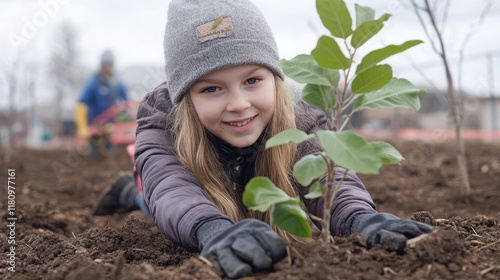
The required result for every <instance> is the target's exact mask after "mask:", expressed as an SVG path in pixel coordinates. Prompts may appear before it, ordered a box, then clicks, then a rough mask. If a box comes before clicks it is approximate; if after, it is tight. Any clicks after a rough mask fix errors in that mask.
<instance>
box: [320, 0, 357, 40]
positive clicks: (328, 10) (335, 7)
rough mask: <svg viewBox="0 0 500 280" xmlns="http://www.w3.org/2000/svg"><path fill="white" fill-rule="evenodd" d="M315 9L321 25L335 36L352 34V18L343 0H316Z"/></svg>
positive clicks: (345, 36) (344, 36)
mask: <svg viewBox="0 0 500 280" xmlns="http://www.w3.org/2000/svg"><path fill="white" fill-rule="evenodd" d="M316 9H317V11H318V14H319V17H320V18H321V22H323V25H324V26H325V27H326V28H327V29H328V30H330V33H332V35H333V36H334V37H337V38H343V39H345V38H347V37H349V35H351V34H352V19H351V14H350V13H349V10H348V9H347V6H346V4H345V3H344V1H343V0H316Z"/></svg>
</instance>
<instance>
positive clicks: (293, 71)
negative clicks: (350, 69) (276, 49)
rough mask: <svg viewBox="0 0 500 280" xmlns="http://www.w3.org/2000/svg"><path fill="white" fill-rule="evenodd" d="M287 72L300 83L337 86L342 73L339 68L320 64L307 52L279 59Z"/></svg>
mask: <svg viewBox="0 0 500 280" xmlns="http://www.w3.org/2000/svg"><path fill="white" fill-rule="evenodd" d="M279 64H280V66H281V68H283V71H284V72H285V74H286V75H287V76H288V77H290V78H292V79H294V80H295V81H297V82H299V83H304V84H316V85H323V86H330V87H334V88H336V87H337V85H338V83H339V79H340V74H339V71H338V70H334V69H326V68H323V67H321V66H319V65H318V63H316V61H315V60H314V58H313V57H312V56H310V55H307V54H301V55H298V56H296V57H294V58H292V59H291V60H285V59H282V60H280V61H279Z"/></svg>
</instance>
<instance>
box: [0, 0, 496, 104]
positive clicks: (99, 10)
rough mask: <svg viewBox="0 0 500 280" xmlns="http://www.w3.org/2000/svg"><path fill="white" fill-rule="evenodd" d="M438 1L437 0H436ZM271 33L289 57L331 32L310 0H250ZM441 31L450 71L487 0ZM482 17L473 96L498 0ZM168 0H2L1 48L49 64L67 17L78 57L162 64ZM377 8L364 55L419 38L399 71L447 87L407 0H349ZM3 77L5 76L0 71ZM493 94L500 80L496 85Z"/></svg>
mask: <svg viewBox="0 0 500 280" xmlns="http://www.w3.org/2000/svg"><path fill="white" fill-rule="evenodd" d="M440 1H441V0H440ZM253 2H254V3H255V4H256V5H257V6H258V7H259V8H260V9H261V11H262V12H263V13H264V15H265V17H266V18H267V20H268V21H269V24H270V25H271V28H272V29H273V31H274V34H275V37H276V40H277V43H278V47H279V51H280V55H281V57H282V58H287V59H291V58H293V57H294V56H296V55H298V54H301V53H310V51H311V50H312V49H313V48H314V47H315V45H316V41H317V39H318V38H319V36H321V35H324V34H328V31H327V30H326V29H324V28H323V26H322V24H321V21H320V19H319V16H318V15H317V12H316V9H315V1H313V0H287V1H277V0H253ZM450 2H451V5H450V12H449V15H448V23H447V26H446V29H445V39H446V44H447V46H448V50H447V51H448V52H449V55H450V59H451V61H452V63H453V65H452V68H453V70H454V71H456V69H458V67H457V61H458V60H457V58H458V51H459V50H460V48H461V46H462V43H463V40H464V38H465V35H466V34H467V33H468V32H469V30H470V28H471V27H473V26H477V24H478V20H479V15H480V13H481V11H482V9H483V4H484V2H485V1H482V0H478V1H469V0H453V1H450ZM493 2H494V5H493V6H492V8H491V9H490V10H489V13H488V16H487V18H486V20H485V21H484V22H483V23H482V24H481V25H480V26H478V27H476V28H475V29H474V30H475V34H474V35H473V36H472V37H471V38H470V41H469V43H468V45H467V47H466V48H465V55H466V60H465V62H464V68H463V71H464V74H463V75H464V84H463V85H464V88H466V89H467V90H468V91H469V92H472V93H473V94H476V95H485V94H487V93H488V81H489V80H488V79H489V76H488V71H487V58H486V54H487V53H491V54H492V55H493V57H492V59H493V65H494V78H495V81H496V80H498V79H499V78H498V77H500V76H499V75H500V66H498V65H500V36H499V31H498V28H499V27H500V0H493ZM168 3H169V1H165V0H162V1H160V0H142V1H140V0H78V1H77V0H40V1H31V0H15V1H14V0H0V19H1V24H0V53H1V56H2V59H4V58H5V59H6V61H7V60H8V59H11V58H12V57H15V56H16V55H19V53H22V54H23V56H25V57H26V58H27V59H31V60H34V61H37V62H38V63H40V64H47V58H48V56H49V54H50V52H51V51H52V50H53V49H54V43H53V42H54V39H55V36H56V31H57V30H58V28H59V27H60V25H61V24H63V23H65V22H66V23H71V24H72V25H73V26H74V27H75V30H76V32H77V38H78V43H79V51H80V53H81V55H82V57H81V60H82V63H84V64H85V65H87V66H88V67H89V68H92V69H93V68H95V67H97V64H98V58H99V56H100V54H101V52H102V51H103V50H104V49H111V50H112V51H114V53H115V55H116V57H117V67H118V69H124V68H126V67H128V66H132V65H136V64H157V65H162V64H163V31H164V27H165V20H166V12H167V8H168ZM346 3H347V5H348V7H349V9H351V10H353V9H354V3H359V4H361V5H365V6H370V7H372V8H374V9H375V11H376V17H377V18H378V17H379V16H380V15H382V14H383V13H390V14H392V17H391V19H389V21H388V22H386V23H385V27H384V28H383V29H382V31H381V32H380V33H379V34H378V35H377V36H376V37H375V38H374V39H373V41H372V42H371V43H370V44H367V45H366V46H364V47H363V49H361V50H360V53H361V54H364V53H366V52H367V51H369V50H373V49H375V48H380V47H382V46H384V45H387V44H401V43H403V42H404V41H406V40H410V39H421V40H423V41H425V42H426V43H425V45H419V46H417V47H414V49H411V50H410V51H408V52H406V53H407V54H406V55H405V54H401V55H398V56H395V57H394V58H392V59H390V60H388V62H389V63H390V64H392V65H393V66H394V69H395V71H394V74H395V76H397V77H404V78H409V79H410V80H411V81H412V82H414V83H416V84H424V85H425V86H429V84H427V83H426V80H425V79H424V78H422V76H421V75H420V74H419V73H418V71H416V70H415V69H414V68H413V66H412V64H414V65H416V67H419V69H420V70H421V71H422V72H424V73H425V74H426V76H427V79H428V80H430V81H432V82H433V83H434V84H435V85H437V86H440V87H444V86H445V77H444V70H443V68H442V64H441V62H440V60H439V57H438V56H437V55H436V54H435V53H434V52H433V51H432V48H431V44H430V42H429V40H428V39H427V38H426V36H425V34H424V32H423V30H422V28H421V26H420V24H419V22H418V19H417V17H416V16H415V15H414V13H413V12H412V11H411V10H410V9H409V8H408V4H406V5H401V3H408V1H406V0H405V1H397V0H371V1H370V0H356V1H351V0H347V1H346ZM2 79H3V77H2ZM494 87H495V88H496V90H495V91H496V92H497V93H498V91H499V90H498V89H500V84H499V82H496V83H494Z"/></svg>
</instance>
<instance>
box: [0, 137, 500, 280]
mask: <svg viewBox="0 0 500 280" xmlns="http://www.w3.org/2000/svg"><path fill="white" fill-rule="evenodd" d="M394 145H395V146H396V147H397V148H398V149H399V150H400V151H401V153H402V154H403V156H404V157H405V158H406V160H405V161H404V162H403V163H402V164H401V165H395V166H386V167H384V168H383V169H382V171H381V174H380V175H378V176H373V175H370V176H367V175H360V177H361V178H362V179H363V181H364V183H365V185H366V186H367V188H368V189H369V191H370V192H371V194H372V196H373V198H374V200H375V202H376V204H377V206H378V210H379V211H382V212H391V213H394V214H396V215H398V216H400V217H403V218H412V219H415V220H419V221H422V222H426V223H429V224H432V225H436V226H438V227H439V228H440V229H439V230H438V231H437V232H435V233H432V234H430V235H429V236H427V237H426V238H424V239H421V240H419V241H417V242H415V243H413V244H410V245H408V247H407V249H406V252H405V254H404V255H403V256H399V255H396V254H395V253H389V252H386V251H383V250H381V249H378V248H374V249H371V250H366V249H365V246H364V241H363V240H362V239H361V238H360V237H359V236H357V235H354V236H351V237H337V238H335V243H334V244H331V245H328V246H324V245H322V244H320V243H319V242H317V243H313V244H312V245H307V246H299V245H293V246H292V248H291V249H290V254H289V257H288V258H286V259H284V260H283V261H281V262H280V263H278V264H277V265H276V266H275V269H274V271H270V272H268V273H261V274H258V275H256V276H255V277H254V278H251V279H297V280H299V279H300V280H302V279H500V223H499V220H500V157H499V155H500V145H499V144H498V143H497V144H491V143H490V144H487V143H479V142H474V143H472V142H471V143H467V150H468V155H467V157H468V161H469V169H470V181H471V184H472V195H471V196H470V198H469V199H465V198H464V197H463V196H462V195H461V192H460V188H459V186H460V177H459V175H458V172H457V167H456V158H455V152H454V151H455V150H454V147H453V145H452V144H450V143H439V142H426V143H424V142H401V143H394ZM0 161H1V162H2V164H1V166H2V169H3V170H1V171H0V182H2V183H1V184H2V185H3V186H4V187H3V190H4V191H2V193H3V194H4V195H2V199H1V200H0V201H1V204H0V216H1V217H2V219H3V221H4V222H3V224H4V229H5V230H2V231H1V233H0V234H1V236H0V238H1V239H2V240H8V239H7V238H8V236H9V231H8V228H7V224H8V221H7V218H8V213H7V204H6V203H7V194H6V189H7V187H6V184H7V176H6V173H7V169H9V168H11V169H15V170H16V176H15V183H16V205H15V207H16V216H17V218H18V220H17V221H16V236H15V237H16V248H15V254H16V263H15V264H16V267H15V272H11V271H9V270H7V268H8V267H9V266H8V263H7V262H6V261H4V260H5V259H6V257H7V254H8V253H9V251H10V246H11V245H9V244H7V242H2V262H1V263H0V278H1V279H91V280H97V279H219V278H218V276H217V275H216V273H215V272H213V271H212V270H211V268H210V266H209V265H207V264H206V263H204V262H203V261H202V260H201V259H199V258H198V257H197V256H198V255H197V254H196V253H193V252H189V251H186V250H184V249H182V248H180V247H178V246H176V245H174V244H172V242H170V241H169V240H167V238H165V237H164V236H163V235H162V234H161V233H160V232H159V231H158V229H157V228H156V226H155V225H154V224H153V223H152V222H151V221H149V220H147V219H146V218H145V217H144V216H143V214H142V213H141V212H139V211H136V212H133V213H129V214H116V215H114V216H109V217H93V216H92V215H91V209H92V206H93V204H94V202H95V200H96V198H97V196H98V195H99V193H100V191H101V190H102V189H104V188H105V187H106V186H107V185H108V184H109V183H110V182H111V181H112V180H113V178H114V176H115V175H116V174H117V172H118V171H120V170H129V169H130V168H131V163H130V160H129V158H128V155H127V154H126V152H125V150H124V149H123V148H120V149H118V150H117V151H116V154H115V156H113V157H105V158H99V159H96V160H89V159H86V158H84V157H83V156H81V155H80V153H79V151H78V150H76V149H75V150H57V151H33V150H10V151H5V150H3V151H0Z"/></svg>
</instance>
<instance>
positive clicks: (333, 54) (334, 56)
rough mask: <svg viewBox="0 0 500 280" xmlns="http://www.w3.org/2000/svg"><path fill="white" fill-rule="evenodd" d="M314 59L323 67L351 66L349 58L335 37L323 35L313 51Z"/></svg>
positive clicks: (339, 67)
mask: <svg viewBox="0 0 500 280" xmlns="http://www.w3.org/2000/svg"><path fill="white" fill-rule="evenodd" d="M311 54H312V56H313V57H314V60H316V62H317V63H318V64H319V65H320V66H323V67H326V68H331V69H347V68H349V65H350V63H349V59H348V58H347V57H345V56H344V54H343V53H342V51H341V50H340V47H339V45H338V44H337V42H336V41H335V39H333V38H331V37H328V36H321V37H320V38H319V40H318V44H317V45H316V48H314V50H312V52H311Z"/></svg>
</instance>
